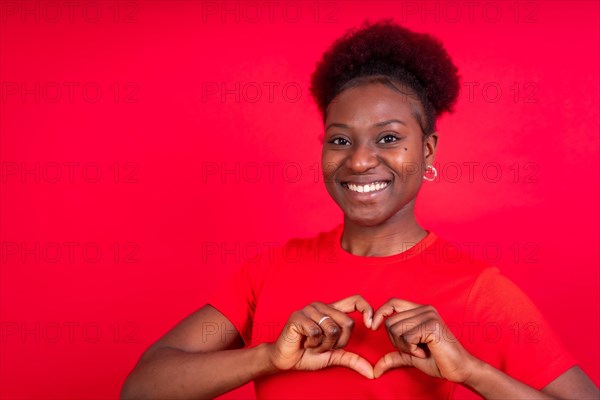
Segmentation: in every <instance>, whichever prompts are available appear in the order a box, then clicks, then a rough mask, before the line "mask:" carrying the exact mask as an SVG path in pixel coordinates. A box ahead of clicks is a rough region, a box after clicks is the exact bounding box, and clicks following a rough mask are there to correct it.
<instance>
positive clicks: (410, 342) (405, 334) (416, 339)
mask: <svg viewBox="0 0 600 400" xmlns="http://www.w3.org/2000/svg"><path fill="white" fill-rule="evenodd" d="M387 324H388V322H387V321H386V325H387ZM440 329H441V324H440V323H439V320H437V319H436V318H432V317H431V314H430V313H427V312H426V313H422V314H419V315H415V316H414V317H412V318H407V319H404V320H401V321H398V322H396V323H394V324H392V325H390V326H388V327H387V332H388V335H389V337H390V340H391V341H392V344H393V345H394V347H396V348H397V349H398V350H400V351H401V352H404V353H408V354H411V355H413V356H415V357H419V358H427V356H428V348H427V345H428V344H429V343H432V342H435V341H436V340H439V339H440V337H439V336H440V332H441V330H440Z"/></svg>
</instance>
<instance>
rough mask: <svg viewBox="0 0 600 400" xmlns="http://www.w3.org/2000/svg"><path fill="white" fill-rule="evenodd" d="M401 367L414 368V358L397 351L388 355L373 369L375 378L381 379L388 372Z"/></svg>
mask: <svg viewBox="0 0 600 400" xmlns="http://www.w3.org/2000/svg"><path fill="white" fill-rule="evenodd" d="M399 367H414V363H413V361H412V357H411V356H410V355H409V354H405V353H398V352H397V351H394V352H392V353H387V354H386V355H384V356H383V357H381V358H380V359H379V360H378V361H377V363H376V364H375V367H373V377H374V378H379V377H380V376H381V375H383V374H384V373H385V372H386V371H389V370H390V369H394V368H399Z"/></svg>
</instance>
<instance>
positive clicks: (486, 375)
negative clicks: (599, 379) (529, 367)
mask: <svg viewBox="0 0 600 400" xmlns="http://www.w3.org/2000/svg"><path fill="white" fill-rule="evenodd" d="M477 361H479V360H477ZM479 363H480V365H479V367H476V368H477V369H474V370H473V371H474V373H473V374H472V375H471V377H470V379H469V380H468V381H466V382H464V383H463V384H464V385H465V386H467V387H468V388H469V389H471V390H473V391H474V392H476V393H479V394H480V395H481V396H483V397H484V398H486V399H508V398H510V399H517V398H518V399H580V400H585V399H590V400H593V399H598V398H599V393H598V389H597V388H596V387H595V386H594V384H593V382H592V381H591V380H590V378H588V376H587V375H586V374H585V373H584V372H583V371H582V370H581V368H579V367H573V368H571V369H569V370H568V371H566V372H565V373H563V374H562V375H560V376H559V377H558V378H556V379H555V380H553V381H552V382H551V383H550V384H548V385H547V386H546V387H545V388H543V389H542V391H541V392H540V391H537V390H535V389H534V388H532V387H531V386H528V385H526V384H524V383H522V382H519V381H518V380H516V379H513V378H511V377H510V376H508V375H506V374H505V373H504V372H502V371H500V370H498V369H496V368H494V367H492V366H491V365H489V364H486V363H483V362H482V361H479Z"/></svg>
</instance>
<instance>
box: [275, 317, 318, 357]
mask: <svg viewBox="0 0 600 400" xmlns="http://www.w3.org/2000/svg"><path fill="white" fill-rule="evenodd" d="M283 339H284V340H285V342H287V343H290V344H298V343H302V342H304V347H309V348H310V347H318V346H319V345H320V344H321V342H322V341H323V331H322V330H321V328H320V327H319V325H317V323H316V322H315V321H313V320H312V319H310V318H308V317H307V316H306V315H304V314H303V313H302V312H297V313H294V314H293V316H292V318H290V321H289V322H288V324H287V326H286V329H285V331H284V338H283Z"/></svg>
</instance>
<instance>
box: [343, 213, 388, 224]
mask: <svg viewBox="0 0 600 400" xmlns="http://www.w3.org/2000/svg"><path fill="white" fill-rule="evenodd" d="M344 219H346V220H349V221H352V223H353V224H355V225H359V226H364V227H372V226H378V225H382V224H383V223H385V222H386V221H387V220H388V218H386V217H385V216H383V215H373V216H369V215H364V213H363V214H361V215H356V214H355V213H346V212H344Z"/></svg>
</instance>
